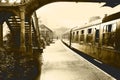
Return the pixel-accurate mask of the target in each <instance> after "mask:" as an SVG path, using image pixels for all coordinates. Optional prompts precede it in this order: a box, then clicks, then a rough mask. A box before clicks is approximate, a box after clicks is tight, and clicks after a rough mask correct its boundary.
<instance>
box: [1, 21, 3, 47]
mask: <svg viewBox="0 0 120 80" xmlns="http://www.w3.org/2000/svg"><path fill="white" fill-rule="evenodd" d="M0 47H3V23H1V24H0Z"/></svg>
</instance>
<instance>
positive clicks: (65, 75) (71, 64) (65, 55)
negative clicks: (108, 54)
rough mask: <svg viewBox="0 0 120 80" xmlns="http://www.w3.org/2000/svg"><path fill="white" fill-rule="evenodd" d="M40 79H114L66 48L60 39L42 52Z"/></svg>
mask: <svg viewBox="0 0 120 80" xmlns="http://www.w3.org/2000/svg"><path fill="white" fill-rule="evenodd" d="M42 57H43V58H42V62H43V65H42V72H41V77H40V80H116V79H114V78H113V77H112V76H110V75H109V74H107V73H105V72H104V71H102V70H101V69H99V68H98V67H96V66H94V65H93V64H91V63H90V62H88V61H87V60H85V59H84V58H82V57H81V56H79V55H77V54H76V53H75V52H73V51H71V50H70V49H69V48H67V47H66V46H65V45H64V44H63V43H62V42H61V41H60V40H57V41H55V43H54V44H51V45H50V46H47V47H46V49H44V52H43V53H42Z"/></svg>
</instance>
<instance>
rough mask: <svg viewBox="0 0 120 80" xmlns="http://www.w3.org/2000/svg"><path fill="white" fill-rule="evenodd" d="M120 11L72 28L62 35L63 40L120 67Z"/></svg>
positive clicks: (84, 52) (102, 60)
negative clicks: (94, 21)
mask: <svg viewBox="0 0 120 80" xmlns="http://www.w3.org/2000/svg"><path fill="white" fill-rule="evenodd" d="M119 15H120V13H115V14H112V15H109V16H106V17H105V18H103V19H102V21H99V22H96V23H91V24H87V25H83V26H81V27H76V28H72V29H70V30H68V31H66V32H65V33H64V34H63V35H62V42H63V43H65V44H66V45H67V46H69V47H70V48H74V49H76V50H78V51H80V52H83V54H86V55H89V56H91V57H93V58H95V59H96V60H98V61H101V62H102V63H105V64H108V65H110V66H113V67H115V68H118V69H120V18H119Z"/></svg>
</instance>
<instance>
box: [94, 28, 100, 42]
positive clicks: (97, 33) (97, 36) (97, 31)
mask: <svg viewBox="0 0 120 80" xmlns="http://www.w3.org/2000/svg"><path fill="white" fill-rule="evenodd" d="M95 42H97V43H98V42H99V29H96V32H95Z"/></svg>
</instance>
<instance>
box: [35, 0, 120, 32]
mask: <svg viewBox="0 0 120 80" xmlns="http://www.w3.org/2000/svg"><path fill="white" fill-rule="evenodd" d="M104 4H105V3H84V2H78V3H76V2H55V3H51V4H47V5H45V6H43V7H41V8H39V9H38V10H37V11H36V12H37V16H38V18H39V23H40V24H45V25H46V26H47V27H49V28H50V29H53V30H54V29H56V28H60V27H68V28H70V27H75V26H80V25H82V24H85V23H86V22H88V19H89V18H90V17H92V16H100V17H104V16H105V14H108V15H109V14H112V13H115V12H118V11H119V9H120V5H119V6H116V7H114V8H111V7H107V6H106V7H102V5H104Z"/></svg>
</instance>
